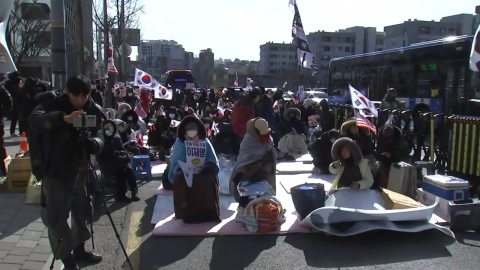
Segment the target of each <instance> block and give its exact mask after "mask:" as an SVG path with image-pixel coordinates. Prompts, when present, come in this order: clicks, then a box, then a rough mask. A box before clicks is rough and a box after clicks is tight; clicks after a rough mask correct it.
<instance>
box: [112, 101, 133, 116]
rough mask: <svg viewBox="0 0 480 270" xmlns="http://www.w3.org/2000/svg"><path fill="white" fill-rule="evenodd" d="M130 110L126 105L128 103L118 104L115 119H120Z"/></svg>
mask: <svg viewBox="0 0 480 270" xmlns="http://www.w3.org/2000/svg"><path fill="white" fill-rule="evenodd" d="M130 110H132V107H130V105H128V103H120V104H118V110H117V115H116V116H115V118H116V119H121V118H122V116H123V114H124V113H126V112H128V111H130Z"/></svg>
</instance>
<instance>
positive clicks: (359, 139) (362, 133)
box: [340, 118, 377, 173]
mask: <svg viewBox="0 0 480 270" xmlns="http://www.w3.org/2000/svg"><path fill="white" fill-rule="evenodd" d="M340 133H341V135H342V136H345V137H347V138H350V139H352V140H353V141H355V142H356V143H357V145H358V147H360V150H361V151H362V155H363V157H364V158H365V159H367V160H368V165H369V166H370V169H371V170H372V171H373V172H374V173H376V172H377V165H376V160H375V156H374V153H375V143H374V142H373V139H372V136H371V135H372V134H371V133H370V130H368V129H366V128H359V127H358V126H357V120H355V118H351V119H349V120H348V121H346V122H345V123H343V124H342V126H341V128H340Z"/></svg>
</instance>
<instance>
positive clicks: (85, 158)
mask: <svg viewBox="0 0 480 270" xmlns="http://www.w3.org/2000/svg"><path fill="white" fill-rule="evenodd" d="M80 147H81V148H82V157H81V159H80V161H79V164H80V169H79V170H78V173H77V178H76V179H75V185H74V188H73V190H74V196H75V195H76V186H77V184H78V181H79V180H80V181H83V180H84V181H83V182H82V183H84V184H85V185H86V187H85V188H86V190H87V197H88V198H89V205H88V206H90V205H91V201H90V200H91V196H90V187H91V186H90V184H91V182H90V177H89V173H90V172H92V174H93V176H94V177H93V178H94V181H95V182H96V184H97V186H98V188H99V190H100V195H101V197H102V198H101V202H102V206H103V207H105V213H106V214H107V217H108V219H109V221H110V224H111V225H112V228H113V231H114V233H115V237H116V238H117V240H118V243H119V244H120V247H121V248H122V252H123V255H125V259H126V261H127V263H128V265H129V266H130V269H132V270H133V266H132V262H131V261H130V258H129V257H128V254H127V251H126V249H125V246H124V245H123V243H122V239H121V238H120V234H119V233H118V230H117V227H116V226H115V222H114V221H113V218H112V213H111V212H110V210H109V209H108V206H107V202H106V201H105V189H104V187H103V186H102V185H101V183H100V180H99V179H98V176H97V174H96V172H95V170H94V169H93V165H92V163H91V162H90V157H89V155H88V153H87V151H86V149H85V147H84V145H83V143H82V142H81V141H80ZM92 212H93V211H91V212H90V234H91V238H92V249H95V242H94V238H93V221H92ZM61 242H62V238H60V239H58V245H57V248H56V249H55V252H54V253H53V260H52V263H51V265H50V270H53V267H54V264H55V260H56V255H57V253H58V250H59V248H60V245H61Z"/></svg>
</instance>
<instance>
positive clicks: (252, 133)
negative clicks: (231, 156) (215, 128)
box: [230, 117, 277, 211]
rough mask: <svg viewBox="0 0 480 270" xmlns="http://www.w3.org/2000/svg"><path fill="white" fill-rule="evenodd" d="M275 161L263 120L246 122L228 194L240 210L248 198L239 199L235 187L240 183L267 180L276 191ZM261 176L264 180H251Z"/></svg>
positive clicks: (268, 133) (275, 156)
mask: <svg viewBox="0 0 480 270" xmlns="http://www.w3.org/2000/svg"><path fill="white" fill-rule="evenodd" d="M276 160H277V151H276V149H275V146H274V144H273V140H272V138H271V137H270V128H269V127H268V123H267V121H265V119H263V118H258V117H257V118H254V119H251V120H249V121H248V122H247V133H246V134H245V137H244V138H243V141H242V142H241V144H240V151H239V154H238V156H237V162H236V163H235V166H234V167H233V169H232V176H231V178H230V194H232V195H234V196H235V200H236V201H237V202H239V210H240V211H241V210H242V207H243V208H244V207H245V206H246V205H247V204H248V202H249V200H248V199H249V198H248V197H247V198H244V197H240V195H239V193H238V190H237V186H238V184H239V183H240V181H243V180H247V181H257V180H260V181H261V180H267V182H268V183H269V184H270V185H271V186H272V187H273V189H274V190H275V191H276V182H275V181H276V177H275V172H276V168H277V165H276ZM257 175H263V176H265V178H266V179H253V178H254V176H257Z"/></svg>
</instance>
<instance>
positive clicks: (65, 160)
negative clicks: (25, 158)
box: [29, 75, 104, 269]
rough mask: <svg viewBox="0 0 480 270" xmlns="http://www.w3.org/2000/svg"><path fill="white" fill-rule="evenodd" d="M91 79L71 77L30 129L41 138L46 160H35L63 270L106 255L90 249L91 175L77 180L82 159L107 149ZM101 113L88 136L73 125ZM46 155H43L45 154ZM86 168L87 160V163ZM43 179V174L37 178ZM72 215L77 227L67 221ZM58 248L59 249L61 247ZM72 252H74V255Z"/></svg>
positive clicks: (37, 110) (52, 239) (34, 116)
mask: <svg viewBox="0 0 480 270" xmlns="http://www.w3.org/2000/svg"><path fill="white" fill-rule="evenodd" d="M90 91H91V85H90V81H89V80H88V79H87V78H85V77H84V76H81V75H80V76H76V77H71V78H69V79H68V81H67V89H66V92H65V93H64V94H62V95H60V96H57V97H55V96H53V95H52V94H51V93H45V94H43V95H51V98H50V99H48V100H46V99H45V98H44V99H42V102H41V103H39V105H38V106H37V107H36V108H35V109H34V110H33V112H32V115H31V116H30V119H29V120H30V127H31V130H34V131H35V135H37V136H38V137H39V138H41V139H40V141H41V148H42V155H43V157H44V158H43V162H42V161H39V160H38V157H33V153H31V155H32V157H31V158H32V164H33V165H38V163H39V162H41V164H40V166H41V172H42V173H41V175H40V178H41V179H42V182H43V184H42V220H43V222H44V223H45V226H46V227H47V228H48V236H49V240H50V246H51V248H52V251H53V252H54V253H55V256H56V258H57V259H60V260H62V262H63V264H64V265H65V268H64V269H79V268H78V266H77V263H80V262H84V263H98V262H100V261H101V260H102V257H101V256H98V255H96V254H93V253H91V252H87V251H85V247H84V245H85V241H87V240H88V239H89V238H90V236H91V235H90V232H89V230H88V228H87V225H86V221H87V220H88V219H89V218H90V215H91V209H92V208H91V205H90V200H89V196H88V194H87V192H86V183H85V180H86V179H77V173H78V171H79V169H80V168H81V166H82V163H81V162H79V157H81V156H83V153H84V151H86V153H87V154H90V155H95V154H98V153H99V152H101V151H102V149H103V145H104V138H103V135H102V129H101V121H102V116H103V115H102V114H103V113H102V112H101V108H100V107H99V106H98V105H96V104H95V103H94V102H93V101H92V99H90V98H89V95H90ZM82 114H87V115H96V116H97V127H95V128H90V129H89V130H88V131H87V133H89V134H87V136H85V135H81V132H80V131H79V130H77V129H76V128H74V127H73V125H72V123H73V121H74V118H75V117H77V116H79V115H82ZM40 159H41V158H40ZM83 166H84V164H83ZM37 178H38V176H37ZM70 212H71V213H72V219H71V221H72V228H70V227H69V226H68V223H67V219H68V216H69V213H70ZM57 247H58V249H57ZM72 251H73V254H72Z"/></svg>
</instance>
